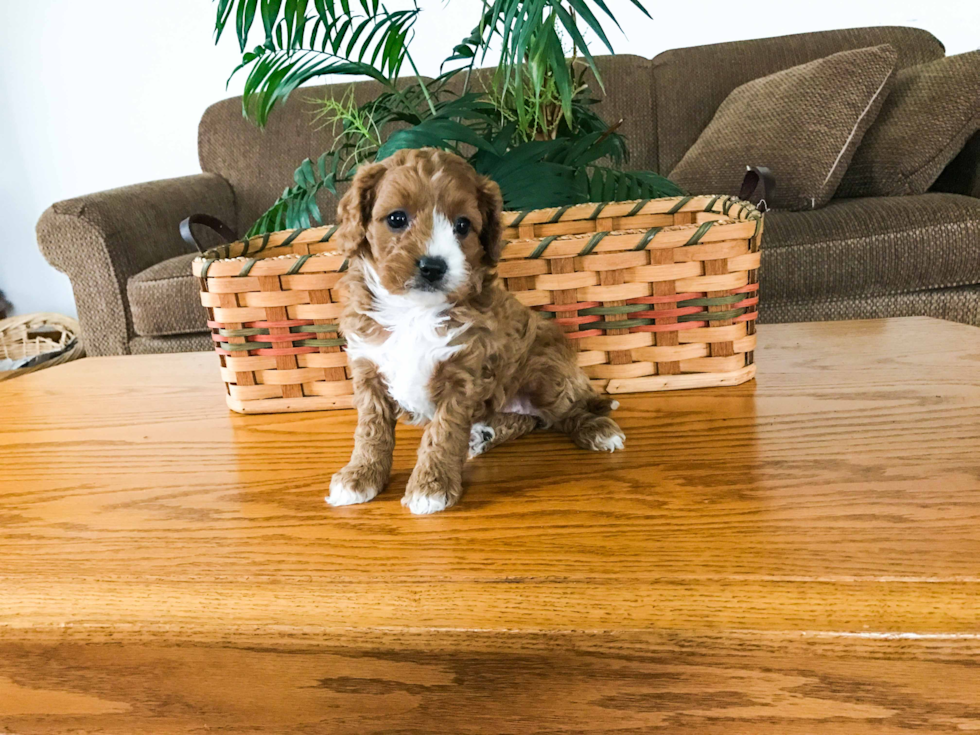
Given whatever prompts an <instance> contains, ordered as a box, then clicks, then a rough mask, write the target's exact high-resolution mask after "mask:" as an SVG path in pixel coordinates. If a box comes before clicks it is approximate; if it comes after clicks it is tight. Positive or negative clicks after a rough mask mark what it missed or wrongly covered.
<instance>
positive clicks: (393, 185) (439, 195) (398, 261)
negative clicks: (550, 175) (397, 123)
mask: <svg viewBox="0 0 980 735" xmlns="http://www.w3.org/2000/svg"><path fill="white" fill-rule="evenodd" d="M500 208H501V201H500V191H499V189H498V188H497V185H496V184H494V183H493V182H491V181H489V180H488V179H485V178H483V177H481V176H479V175H478V174H477V173H476V172H475V171H474V170H473V168H472V167H471V166H470V165H469V164H467V163H466V162H465V161H464V160H463V159H462V158H460V157H458V156H455V155H453V154H450V153H445V152H442V151H436V150H432V149H422V150H406V151H399V152H398V153H397V154H395V155H394V156H392V157H391V158H389V159H386V160H385V161H383V162H381V163H376V164H372V165H369V166H363V167H362V168H361V169H360V170H359V171H358V173H357V176H355V178H354V182H353V184H352V186H351V189H350V191H348V192H347V194H346V195H345V196H344V198H343V199H342V200H341V203H340V206H339V207H338V214H339V217H340V224H341V231H340V233H339V234H340V235H341V238H342V239H341V241H342V242H343V243H344V245H345V247H346V248H347V250H348V252H349V254H350V255H352V256H354V257H361V258H363V259H364V260H365V261H366V263H367V265H369V266H370V267H371V268H373V270H374V272H375V273H376V274H377V276H378V280H379V281H380V283H381V285H382V286H383V287H384V288H385V289H386V290H387V291H388V292H389V293H394V294H408V295H418V296H419V298H420V299H425V300H431V299H433V298H435V299H439V298H444V299H446V300H454V301H456V300H461V299H465V298H466V297H467V296H468V295H470V294H471V293H473V292H474V291H477V290H479V289H480V288H481V287H482V284H483V280H484V276H485V274H486V270H487V268H489V267H490V266H492V265H493V263H494V262H495V261H496V258H497V256H498V254H499V252H498V251H499V245H500V243H499V240H500V224H499V219H500Z"/></svg>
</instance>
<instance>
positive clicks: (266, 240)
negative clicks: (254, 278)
mask: <svg viewBox="0 0 980 735" xmlns="http://www.w3.org/2000/svg"><path fill="white" fill-rule="evenodd" d="M271 234H272V233H270V232H267V233H265V234H264V235H262V244H261V245H259V249H258V250H256V251H255V252H257V253H261V252H262V251H263V250H265V246H266V245H268V244H269V237H270V235H271Z"/></svg>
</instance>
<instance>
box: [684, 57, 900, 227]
mask: <svg viewBox="0 0 980 735" xmlns="http://www.w3.org/2000/svg"><path fill="white" fill-rule="evenodd" d="M896 59H897V54H896V52H895V49H894V48H892V47H891V46H889V45H887V44H886V45H883V46H874V47H872V48H866V49H858V50H855V51H842V52H840V53H838V54H832V55H831V56H828V57H826V58H824V59H817V60H816V61H811V62H809V63H808V64H801V65H800V66H794V67H792V68H790V69H786V70H784V71H780V72H776V73H775V74H770V75H769V76H767V77H762V78H761V79H753V80H752V81H751V82H746V83H745V84H743V85H742V86H741V87H738V88H737V89H735V90H734V91H733V92H732V93H731V94H730V95H728V98H727V99H726V100H725V101H724V102H722V103H721V107H719V108H718V112H716V113H715V116H714V119H712V121H711V123H710V124H709V125H708V127H707V128H705V130H704V132H703V133H701V137H700V138H698V139H697V142H696V143H695V144H694V145H693V146H691V149H690V150H689V151H688V152H687V153H686V154H685V155H684V158H682V159H681V162H680V163H678V164H677V167H676V168H675V169H674V170H673V171H671V173H670V178H671V179H673V180H674V181H675V182H677V183H678V184H679V185H680V186H681V187H683V188H685V189H687V190H688V191H689V192H691V193H692V194H734V193H735V192H736V191H738V188H739V183H740V182H741V181H742V178H743V177H744V176H745V167H746V165H760V166H766V167H768V168H770V169H771V170H772V172H773V174H774V175H775V177H776V182H777V186H776V189H775V191H774V192H773V193H772V194H770V195H769V197H768V200H767V202H766V203H767V204H768V205H769V206H770V207H773V208H778V209H792V210H800V209H816V208H818V207H822V206H823V205H824V204H826V203H827V202H828V201H830V198H831V197H832V196H833V194H834V191H836V190H837V186H838V184H840V181H841V179H842V178H843V176H844V171H845V170H846V169H847V164H848V162H849V161H850V160H851V156H852V155H853V154H854V151H855V149H856V148H857V146H858V145H859V144H860V142H861V139H862V138H863V137H864V133H865V131H866V130H867V129H868V127H869V126H870V125H871V123H872V122H873V121H874V119H875V117H876V116H877V114H878V110H880V109H881V105H882V103H883V102H884V100H885V97H886V96H887V95H888V84H889V82H890V81H891V79H892V77H893V73H892V72H893V71H894V69H895V62H896Z"/></svg>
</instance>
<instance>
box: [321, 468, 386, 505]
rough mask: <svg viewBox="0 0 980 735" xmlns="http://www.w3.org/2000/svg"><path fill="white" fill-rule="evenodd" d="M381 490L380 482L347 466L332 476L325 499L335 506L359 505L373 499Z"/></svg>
mask: <svg viewBox="0 0 980 735" xmlns="http://www.w3.org/2000/svg"><path fill="white" fill-rule="evenodd" d="M380 491H381V487H380V483H373V482H371V481H370V480H369V479H368V478H367V477H365V476H364V473H361V472H358V471H356V470H349V469H348V468H346V467H345V468H344V469H342V470H341V471H340V472H338V473H337V474H335V475H334V476H333V477H331V478H330V494H329V495H328V496H327V497H326V498H324V500H326V501H327V504H328V505H332V506H334V507H338V506H341V505H357V504H358V503H366V502H368V501H369V500H373V499H374V497H375V496H376V495H377V494H378V493H379V492H380Z"/></svg>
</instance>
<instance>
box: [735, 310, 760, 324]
mask: <svg viewBox="0 0 980 735" xmlns="http://www.w3.org/2000/svg"><path fill="white" fill-rule="evenodd" d="M758 316H759V312H757V311H750V312H749V313H748V314H742V316H737V317H735V318H734V319H732V321H733V322H735V323H738V322H750V321H752V320H753V319H756V318H758Z"/></svg>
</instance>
